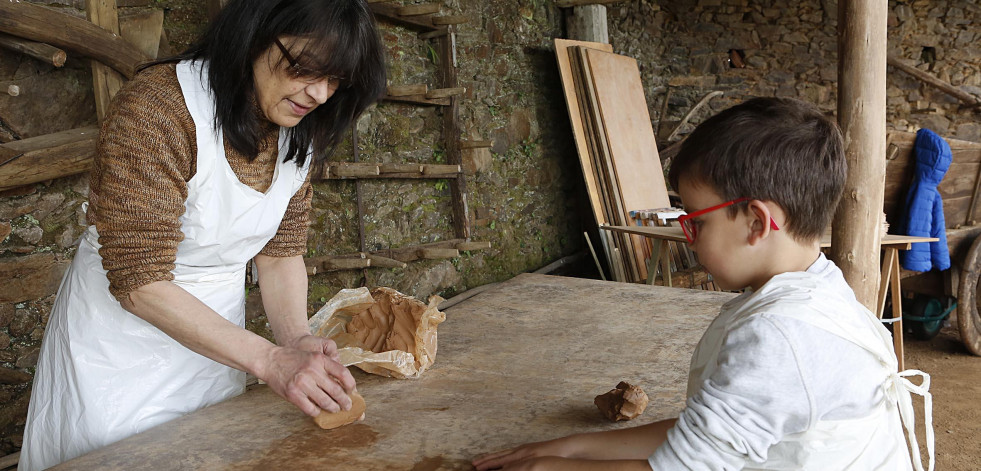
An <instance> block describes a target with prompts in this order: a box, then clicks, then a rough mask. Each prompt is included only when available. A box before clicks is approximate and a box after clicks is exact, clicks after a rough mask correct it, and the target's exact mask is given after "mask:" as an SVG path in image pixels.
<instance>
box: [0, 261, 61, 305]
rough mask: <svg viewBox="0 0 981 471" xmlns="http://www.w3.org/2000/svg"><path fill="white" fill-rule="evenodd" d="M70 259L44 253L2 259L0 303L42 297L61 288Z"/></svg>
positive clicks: (0, 263)
mask: <svg viewBox="0 0 981 471" xmlns="http://www.w3.org/2000/svg"><path fill="white" fill-rule="evenodd" d="M69 263H70V262H68V261H66V260H59V259H58V258H57V257H55V255H54V254H50V253H41V254H33V255H26V256H23V257H8V258H4V259H0V280H4V283H2V284H0V303H17V302H21V301H27V300H31V299H38V298H43V297H45V296H48V295H51V294H54V293H55V292H56V291H58V285H59V284H60V283H61V277H62V275H64V274H65V270H67V269H68V264H69Z"/></svg>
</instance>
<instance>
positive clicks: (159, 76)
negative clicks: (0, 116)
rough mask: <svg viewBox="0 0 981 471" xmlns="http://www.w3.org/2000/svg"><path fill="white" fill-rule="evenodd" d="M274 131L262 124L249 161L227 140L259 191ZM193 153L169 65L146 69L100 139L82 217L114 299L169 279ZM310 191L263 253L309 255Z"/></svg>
mask: <svg viewBox="0 0 981 471" xmlns="http://www.w3.org/2000/svg"><path fill="white" fill-rule="evenodd" d="M278 130H279V127H278V126H276V125H274V124H273V123H270V122H266V124H265V126H264V135H263V139H262V145H261V146H260V151H259V156H258V157H257V158H255V159H254V160H252V161H249V159H248V158H247V157H246V156H245V155H243V154H241V153H239V152H237V151H236V150H235V149H233V148H232V147H231V146H229V145H228V141H227V139H226V140H225V153H226V157H227V159H228V163H229V164H230V166H231V168H232V170H234V171H235V175H236V176H237V177H238V179H239V180H240V181H241V182H242V183H244V184H246V185H248V186H250V187H252V188H253V189H255V190H257V191H260V192H264V191H266V189H268V187H269V185H270V184H271V183H272V177H273V172H274V170H275V166H276V159H277V157H278V152H277V143H278V142H277V140H278V132H277V131H278ZM196 156H197V144H196V141H195V126H194V121H193V119H192V118H191V114H190V112H188V110H187V107H186V105H185V104H184V96H183V94H182V93H181V89H180V84H179V83H178V82H177V73H176V66H175V65H174V64H165V65H158V66H154V67H151V68H149V69H146V70H144V71H143V72H141V73H140V74H138V75H137V76H136V77H135V78H134V79H133V80H132V81H130V82H129V83H127V84H126V86H124V87H123V89H122V90H120V92H119V93H118V94H117V95H116V97H115V99H114V100H113V102H112V106H111V107H110V109H109V112H108V114H107V116H106V119H105V121H104V122H103V124H102V132H101V134H100V135H99V144H98V152H97V153H96V157H95V162H94V166H93V169H92V176H91V183H90V186H91V194H90V196H89V200H90V201H89V209H88V214H87V217H88V220H89V224H95V227H96V229H97V230H98V232H99V243H100V244H102V248H101V249H100V250H99V254H100V255H101V256H102V266H103V267H104V268H105V269H106V270H107V271H108V278H109V291H110V292H111V293H112V294H113V295H114V296H116V298H117V299H120V300H122V299H125V298H126V297H127V296H129V293H130V292H131V291H133V290H135V289H137V288H139V287H141V286H143V285H146V284H149V283H152V282H154V281H161V280H167V281H169V280H173V279H174V276H173V274H172V273H171V270H173V269H174V261H175V259H176V256H177V244H178V243H179V242H180V241H181V240H182V239H183V238H184V235H183V233H182V232H181V226H180V220H179V218H180V217H181V215H182V214H183V213H184V201H185V200H186V199H187V182H188V181H189V180H190V179H191V177H193V176H194V172H195V169H196V161H197V157H196ZM312 194H313V193H312V191H311V188H310V182H309V180H308V181H307V182H306V183H305V184H304V185H303V186H302V187H301V188H300V190H299V191H297V193H296V194H295V195H294V196H293V199H292V200H291V201H290V204H289V207H288V208H287V209H286V215H285V216H284V217H283V221H282V222H281V223H280V226H279V230H278V232H277V233H276V236H275V237H273V239H272V240H270V241H269V243H267V244H266V246H265V247H264V248H263V249H262V251H261V252H260V253H262V254H264V255H269V256H274V257H289V256H294V255H301V254H304V253H305V252H306V242H307V227H308V223H309V209H310V200H311V196H312Z"/></svg>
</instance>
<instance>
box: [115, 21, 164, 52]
mask: <svg viewBox="0 0 981 471" xmlns="http://www.w3.org/2000/svg"><path fill="white" fill-rule="evenodd" d="M163 20H164V11H163V10H145V11H140V12H136V13H130V14H124V15H120V16H119V34H120V35H121V36H122V37H123V38H124V39H126V41H128V42H129V43H130V44H132V45H134V46H136V48H137V49H139V50H140V51H141V52H143V53H144V54H146V55H147V57H149V58H151V59H156V58H157V57H158V56H159V55H160V36H161V35H162V34H163Z"/></svg>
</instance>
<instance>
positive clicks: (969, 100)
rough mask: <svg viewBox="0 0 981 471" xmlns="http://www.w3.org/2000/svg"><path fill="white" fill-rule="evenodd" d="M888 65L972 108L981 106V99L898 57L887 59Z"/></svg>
mask: <svg viewBox="0 0 981 471" xmlns="http://www.w3.org/2000/svg"><path fill="white" fill-rule="evenodd" d="M887 63H888V64H889V65H891V66H893V67H895V68H897V69H899V70H901V71H903V72H906V73H907V74H909V75H912V76H913V77H915V78H917V79H919V80H920V81H922V82H923V83H925V84H927V85H929V86H931V87H933V88H936V89H937V90H940V91H942V92H944V93H946V94H948V95H950V96H952V97H954V98H957V99H958V100H960V101H963V102H964V103H966V104H967V105H969V106H971V107H979V106H981V97H978V96H975V95H972V94H970V93H968V92H965V91H964V90H961V89H960V88H957V87H955V86H953V85H951V84H950V83H947V82H945V81H943V80H940V79H939V78H937V77H934V76H933V75H930V73H928V72H924V71H922V70H920V69H917V68H916V67H913V66H911V65H909V64H907V63H906V62H905V61H903V60H902V59H900V58H898V57H895V56H889V57H888V59H887Z"/></svg>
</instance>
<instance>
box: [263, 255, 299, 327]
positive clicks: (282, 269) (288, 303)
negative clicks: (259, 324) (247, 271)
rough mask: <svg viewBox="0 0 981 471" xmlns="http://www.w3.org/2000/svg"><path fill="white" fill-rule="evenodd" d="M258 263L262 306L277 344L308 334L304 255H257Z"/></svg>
mask: <svg viewBox="0 0 981 471" xmlns="http://www.w3.org/2000/svg"><path fill="white" fill-rule="evenodd" d="M254 260H255V264H256V268H257V274H258V278H259V288H260V289H261V290H262V307H263V308H264V309H265V310H266V319H268V320H269V326H270V327H272V330H273V335H275V336H276V343H277V344H279V345H290V344H291V343H292V342H294V341H295V340H297V339H298V338H300V337H302V336H304V335H309V334H310V328H309V327H308V326H307V270H306V266H305V265H304V264H303V257H302V256H299V255H298V256H295V257H270V256H266V255H256V256H255V259H254Z"/></svg>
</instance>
